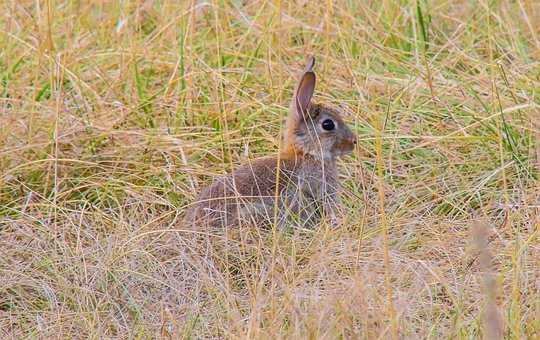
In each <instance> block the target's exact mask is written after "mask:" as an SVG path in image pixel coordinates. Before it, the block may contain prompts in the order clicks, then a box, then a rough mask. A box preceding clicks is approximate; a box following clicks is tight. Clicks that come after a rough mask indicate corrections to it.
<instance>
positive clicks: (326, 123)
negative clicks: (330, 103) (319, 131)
mask: <svg viewBox="0 0 540 340" xmlns="http://www.w3.org/2000/svg"><path fill="white" fill-rule="evenodd" d="M321 126H322V128H323V129H324V130H326V131H332V130H334V129H335V128H336V124H335V123H334V121H333V120H332V119H325V120H323V122H322V124H321Z"/></svg>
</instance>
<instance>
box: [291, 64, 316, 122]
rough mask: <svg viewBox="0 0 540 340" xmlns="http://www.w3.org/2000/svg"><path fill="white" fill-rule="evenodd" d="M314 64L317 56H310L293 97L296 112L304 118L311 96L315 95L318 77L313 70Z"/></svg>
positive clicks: (293, 106)
mask: <svg viewBox="0 0 540 340" xmlns="http://www.w3.org/2000/svg"><path fill="white" fill-rule="evenodd" d="M314 65H315V58H313V57H310V58H309V59H308V62H307V65H306V68H305V70H304V73H303V74H302V77H301V78H300V82H299V83H298V86H297V88H296V92H295V94H294V97H293V105H292V108H293V110H295V111H296V112H295V114H297V115H298V117H299V118H302V119H303V118H304V116H305V115H306V114H307V113H308V110H309V106H310V104H311V97H313V92H314V91H315V81H316V77H315V73H314V72H313V66H314Z"/></svg>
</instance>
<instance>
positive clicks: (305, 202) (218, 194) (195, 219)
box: [185, 58, 356, 228]
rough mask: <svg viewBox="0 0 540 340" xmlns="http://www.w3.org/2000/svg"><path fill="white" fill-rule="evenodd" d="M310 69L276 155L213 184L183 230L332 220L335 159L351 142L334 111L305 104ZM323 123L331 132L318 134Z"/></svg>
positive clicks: (306, 225)
mask: <svg viewBox="0 0 540 340" xmlns="http://www.w3.org/2000/svg"><path fill="white" fill-rule="evenodd" d="M313 66H314V59H313V58H310V60H309V61H308V65H307V66H306V69H305V71H304V73H303V74H302V76H301V77H300V81H299V83H298V86H297V88H296V91H295V94H294V97H293V100H292V102H291V109H290V113H289V117H288V119H287V125H286V131H285V136H284V143H283V148H282V150H281V152H280V153H279V155H277V156H276V157H266V158H261V159H257V160H254V161H253V162H250V163H248V164H246V165H243V166H241V167H240V168H238V169H237V170H236V171H234V172H233V173H232V174H230V175H226V176H224V177H221V178H218V179H216V180H215V181H214V183H212V185H210V186H209V187H206V188H205V189H204V190H202V192H201V193H200V195H199V196H198V198H197V201H196V202H195V203H194V204H193V205H192V206H191V207H190V208H189V210H188V212H187V214H186V219H185V221H186V222H187V223H188V224H191V225H192V226H195V227H203V226H209V227H225V226H227V227H229V226H235V225H239V224H240V223H249V224H254V225H256V226H262V225H272V224H274V223H275V224H276V225H277V226H279V227H283V226H286V225H292V226H296V227H303V228H313V227H315V226H317V225H318V224H319V222H320V220H321V218H322V217H323V216H330V217H331V218H334V217H335V216H336V215H337V208H338V191H339V182H338V172H337V164H336V159H337V157H339V156H343V155H346V154H348V153H350V152H351V151H352V150H353V148H354V145H355V144H356V136H355V135H354V134H353V133H352V132H351V131H350V130H349V128H348V127H347V125H346V124H345V123H344V122H343V120H342V119H341V118H340V114H339V113H338V112H337V110H335V109H333V108H330V107H327V106H324V105H321V104H315V103H311V98H312V96H313V92H314V89H315V81H316V77H315V73H314V72H313ZM328 120H331V121H332V123H328ZM325 121H326V122H325ZM323 122H325V124H326V128H328V127H333V129H331V130H327V129H325V128H323ZM328 125H330V126H328Z"/></svg>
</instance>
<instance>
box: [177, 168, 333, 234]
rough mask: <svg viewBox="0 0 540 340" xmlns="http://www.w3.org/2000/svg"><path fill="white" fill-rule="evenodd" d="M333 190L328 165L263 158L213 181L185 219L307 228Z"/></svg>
mask: <svg viewBox="0 0 540 340" xmlns="http://www.w3.org/2000/svg"><path fill="white" fill-rule="evenodd" d="M278 173H279V176H278ZM336 186H337V180H336V174H335V169H334V168H333V167H331V166H328V167H326V168H325V166H324V165H323V164H321V163H319V162H315V161H313V162H310V161H308V160H306V159H294V158H292V159H290V158H283V159H280V162H279V163H278V160H277V158H276V157H269V158H262V159H259V160H256V161H254V162H252V163H249V164H246V165H243V166H241V167H240V168H238V169H237V170H236V171H235V172H233V173H232V174H230V175H226V176H223V177H220V178H217V179H216V180H215V181H214V182H213V183H212V185H210V186H209V187H207V188H205V189H204V190H203V191H202V192H201V193H200V195H199V197H198V198H197V200H196V202H195V203H194V205H192V206H191V207H190V209H189V210H188V212H187V214H186V219H185V220H186V222H187V223H188V224H191V225H193V226H195V227H224V226H235V225H239V224H240V223H251V224H254V225H257V226H263V225H269V224H272V223H277V224H278V225H279V226H283V225H285V224H286V223H290V222H296V223H295V224H300V225H302V226H304V227H311V226H312V225H314V224H316V223H318V221H319V220H320V217H321V214H322V211H321V210H322V206H323V201H324V200H325V198H332V197H333V196H334V193H335V192H336ZM276 194H277V197H276ZM276 204H277V206H276ZM276 208H277V211H276V210H275V209H276ZM276 212H277V214H276ZM275 217H277V221H276V220H275Z"/></svg>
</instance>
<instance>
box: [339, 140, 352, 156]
mask: <svg viewBox="0 0 540 340" xmlns="http://www.w3.org/2000/svg"><path fill="white" fill-rule="evenodd" d="M355 145H356V142H355V141H343V142H341V143H339V144H338V145H337V147H336V150H335V154H336V155H337V156H346V155H349V154H351V153H352V152H353V150H354V147H355Z"/></svg>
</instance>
